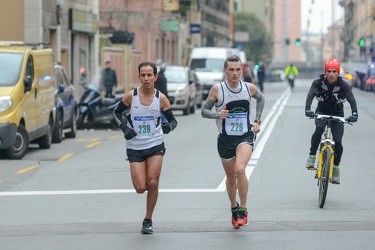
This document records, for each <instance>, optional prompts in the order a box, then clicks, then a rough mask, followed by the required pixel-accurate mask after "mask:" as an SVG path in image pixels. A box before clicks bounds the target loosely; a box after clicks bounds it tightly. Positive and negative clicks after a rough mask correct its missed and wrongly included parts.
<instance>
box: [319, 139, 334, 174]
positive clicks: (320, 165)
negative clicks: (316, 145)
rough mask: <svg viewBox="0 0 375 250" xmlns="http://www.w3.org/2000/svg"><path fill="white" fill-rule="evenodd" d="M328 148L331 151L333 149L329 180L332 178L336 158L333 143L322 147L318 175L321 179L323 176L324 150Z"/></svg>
mask: <svg viewBox="0 0 375 250" xmlns="http://www.w3.org/2000/svg"><path fill="white" fill-rule="evenodd" d="M326 148H328V149H329V151H331V162H330V163H329V180H332V166H333V160H334V158H335V154H334V150H333V147H332V146H331V145H325V146H323V148H321V150H320V153H319V168H318V170H317V176H318V178H319V179H320V177H322V165H323V151H324V150H325V149H326Z"/></svg>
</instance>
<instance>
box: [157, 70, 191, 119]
mask: <svg viewBox="0 0 375 250" xmlns="http://www.w3.org/2000/svg"><path fill="white" fill-rule="evenodd" d="M164 76H165V78H166V79H167V89H168V96H169V101H170V102H171V108H172V110H182V111H183V114H184V115H188V114H190V113H194V112H195V105H196V96H197V93H196V92H197V91H196V86H195V84H194V80H193V79H192V77H191V74H190V70H189V68H188V67H184V66H177V65H167V66H166V68H165V72H164Z"/></svg>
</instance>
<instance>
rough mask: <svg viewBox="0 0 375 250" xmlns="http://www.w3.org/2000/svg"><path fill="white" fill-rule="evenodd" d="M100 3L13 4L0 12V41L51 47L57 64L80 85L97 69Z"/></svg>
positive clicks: (36, 0)
mask: <svg viewBox="0 0 375 250" xmlns="http://www.w3.org/2000/svg"><path fill="white" fill-rule="evenodd" d="M98 10H99V5H98V0H79V1H78V0H77V1H73V0H53V1H51V0H27V1H26V0H13V1H4V3H2V7H1V8H0V40H8V41H9V40H10V41H23V42H25V43H44V44H48V45H49V46H50V47H51V48H52V49H53V51H54V60H55V62H58V63H61V64H62V65H63V66H64V67H65V68H66V69H67V70H68V72H69V75H70V77H71V80H72V82H73V83H77V82H79V79H80V68H85V69H86V70H87V73H88V75H90V74H94V72H96V70H97V65H98V54H97V51H98V42H97V41H98V39H97V16H98Z"/></svg>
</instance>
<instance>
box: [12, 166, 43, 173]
mask: <svg viewBox="0 0 375 250" xmlns="http://www.w3.org/2000/svg"><path fill="white" fill-rule="evenodd" d="M36 168H39V166H31V167H28V168H24V169H21V170H18V171H17V172H16V174H23V173H25V172H27V171H30V170H33V169H36Z"/></svg>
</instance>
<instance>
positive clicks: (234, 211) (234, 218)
mask: <svg viewBox="0 0 375 250" xmlns="http://www.w3.org/2000/svg"><path fill="white" fill-rule="evenodd" d="M239 209H240V205H239V204H238V202H237V207H235V208H231V211H232V225H233V227H234V228H235V229H239V228H240V226H239V225H238V224H237V220H238V212H239Z"/></svg>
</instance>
